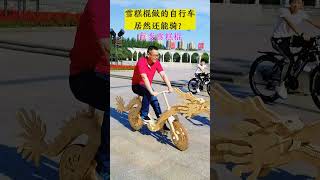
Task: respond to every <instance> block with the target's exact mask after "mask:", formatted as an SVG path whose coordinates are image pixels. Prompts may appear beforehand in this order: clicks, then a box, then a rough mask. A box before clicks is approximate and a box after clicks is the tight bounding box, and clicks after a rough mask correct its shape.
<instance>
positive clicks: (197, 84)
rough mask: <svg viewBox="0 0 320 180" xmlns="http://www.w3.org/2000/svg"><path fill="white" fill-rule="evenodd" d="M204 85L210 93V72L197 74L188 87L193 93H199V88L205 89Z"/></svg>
mask: <svg viewBox="0 0 320 180" xmlns="http://www.w3.org/2000/svg"><path fill="white" fill-rule="evenodd" d="M204 87H206V90H207V93H208V94H209V95H210V73H202V74H200V75H197V74H195V77H194V78H192V79H191V80H190V81H189V83H188V89H189V91H190V92H191V93H192V94H197V93H198V91H197V89H199V90H200V91H203V89H204Z"/></svg>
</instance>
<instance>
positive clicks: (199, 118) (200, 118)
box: [189, 116, 210, 127]
mask: <svg viewBox="0 0 320 180" xmlns="http://www.w3.org/2000/svg"><path fill="white" fill-rule="evenodd" d="M194 120H196V121H198V122H200V123H201V124H197V123H195V122H194ZM189 122H191V123H192V124H193V125H195V126H203V125H207V126H209V127H210V121H209V119H208V118H207V117H203V116H195V117H193V118H192V119H190V120H189Z"/></svg>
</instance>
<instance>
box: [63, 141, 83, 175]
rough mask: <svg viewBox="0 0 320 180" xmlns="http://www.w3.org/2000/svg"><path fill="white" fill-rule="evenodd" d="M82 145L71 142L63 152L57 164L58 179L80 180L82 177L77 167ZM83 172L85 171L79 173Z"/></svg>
mask: <svg viewBox="0 0 320 180" xmlns="http://www.w3.org/2000/svg"><path fill="white" fill-rule="evenodd" d="M83 147H84V145H82V144H72V145H70V146H69V147H67V148H66V150H65V151H64V152H63V154H62V156H61V160H60V166H59V177H60V180H80V179H83V177H81V175H80V174H79V171H78V170H77V168H78V167H79V161H80V158H81V151H82V149H83ZM81 174H83V175H84V174H85V173H81Z"/></svg>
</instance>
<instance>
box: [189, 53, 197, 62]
mask: <svg viewBox="0 0 320 180" xmlns="http://www.w3.org/2000/svg"><path fill="white" fill-rule="evenodd" d="M198 60H199V54H198V53H194V54H192V56H191V63H198Z"/></svg>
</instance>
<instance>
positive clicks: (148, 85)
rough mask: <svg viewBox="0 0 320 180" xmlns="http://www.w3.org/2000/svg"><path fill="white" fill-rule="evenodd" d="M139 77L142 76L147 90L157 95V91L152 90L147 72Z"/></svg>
mask: <svg viewBox="0 0 320 180" xmlns="http://www.w3.org/2000/svg"><path fill="white" fill-rule="evenodd" d="M141 78H142V80H143V82H144V85H145V86H146V88H147V90H148V91H149V92H150V94H151V95H153V96H157V95H158V93H157V92H155V91H153V90H152V88H151V85H150V82H149V79H148V76H147V74H145V73H143V74H141Z"/></svg>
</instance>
